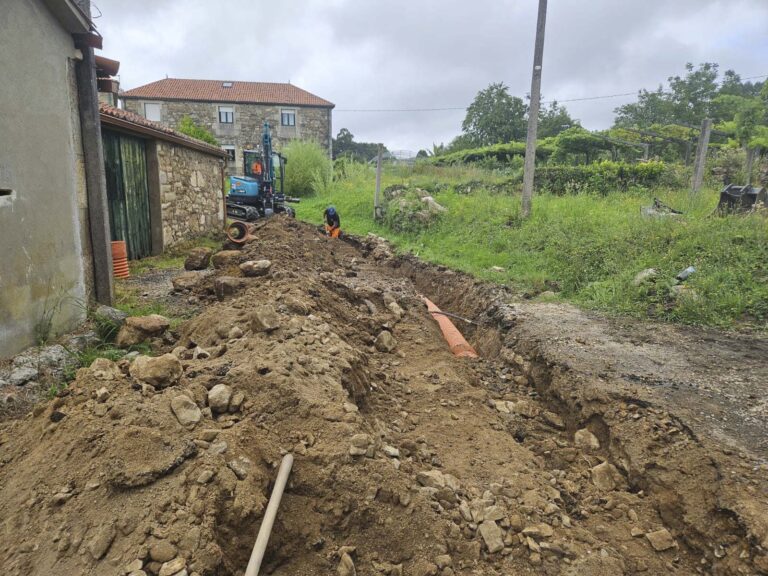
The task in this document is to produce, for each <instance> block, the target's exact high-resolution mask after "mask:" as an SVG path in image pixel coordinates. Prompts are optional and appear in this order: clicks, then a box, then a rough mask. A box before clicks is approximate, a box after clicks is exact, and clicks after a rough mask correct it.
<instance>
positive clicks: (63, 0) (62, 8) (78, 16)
mask: <svg viewBox="0 0 768 576" xmlns="http://www.w3.org/2000/svg"><path fill="white" fill-rule="evenodd" d="M43 2H44V3H45V5H46V6H47V7H48V10H49V11H50V12H51V14H53V16H54V17H55V18H56V19H57V20H58V21H59V22H60V23H61V25H62V26H63V27H64V28H65V29H66V30H67V32H69V33H71V34H85V33H88V32H90V31H91V21H90V20H89V18H88V15H87V14H85V13H84V12H83V11H82V10H81V9H80V7H79V6H77V5H76V4H75V3H74V2H72V0H43Z"/></svg>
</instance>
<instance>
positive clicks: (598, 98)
mask: <svg viewBox="0 0 768 576" xmlns="http://www.w3.org/2000/svg"><path fill="white" fill-rule="evenodd" d="M756 78H768V74H760V75H758V76H747V77H746V78H741V80H742V81H744V80H754V79H756ZM639 92H640V90H635V91H634V92H622V93H621V94H605V95H602V96H585V97H583V98H564V99H562V100H559V99H554V100H543V101H542V102H541V103H542V104H552V103H555V102H556V103H558V104H560V103H563V102H584V101H587V100H606V99H608V98H619V97H622V96H635V95H637V94H638V93H639ZM466 109H467V107H466V106H447V107H445V108H336V109H335V110H334V112H363V113H365V112H372V113H380V112H446V111H454V110H466Z"/></svg>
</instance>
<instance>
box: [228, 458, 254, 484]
mask: <svg viewBox="0 0 768 576" xmlns="http://www.w3.org/2000/svg"><path fill="white" fill-rule="evenodd" d="M227 466H229V469H230V470H232V472H234V473H235V476H237V478H238V479H239V480H245V477H246V476H248V472H250V470H251V461H250V460H248V458H246V457H245V456H240V457H239V458H236V459H235V460H231V461H229V462H227Z"/></svg>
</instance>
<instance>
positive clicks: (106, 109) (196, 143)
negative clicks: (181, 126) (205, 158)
mask: <svg viewBox="0 0 768 576" xmlns="http://www.w3.org/2000/svg"><path fill="white" fill-rule="evenodd" d="M113 110H118V111H119V112H121V113H124V114H125V113H126V112H125V111H124V110H120V109H119V108H114V107H112V106H108V105H105V104H103V103H102V105H101V106H100V107H99V119H100V121H101V124H102V125H104V126H106V127H113V128H122V129H123V130H127V131H132V132H138V133H139V134H143V135H145V136H151V137H153V138H156V139H158V140H165V141H166V142H171V143H173V144H179V145H180V146H184V147H186V148H192V149H194V150H198V151H200V152H205V153H206V154H210V155H211V156H219V157H220V158H224V157H225V156H226V155H227V152H226V151H224V150H223V149H222V148H219V147H217V146H214V145H212V144H208V143H207V142H203V141H202V140H198V139H196V138H192V137H191V136H187V135H186V134H181V133H180V132H176V131H175V130H171V129H170V128H165V127H163V126H160V125H159V124H156V123H155V122H152V121H151V120H146V119H142V120H143V122H141V123H139V122H134V121H132V120H130V119H129V118H124V117H120V116H117V115H114V114H113V113H112V111H113ZM127 114H132V113H130V112H128V113H127Z"/></svg>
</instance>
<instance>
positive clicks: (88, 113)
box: [76, 41, 114, 305]
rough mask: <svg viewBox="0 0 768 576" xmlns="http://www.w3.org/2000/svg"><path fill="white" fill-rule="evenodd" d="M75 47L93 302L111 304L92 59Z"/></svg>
mask: <svg viewBox="0 0 768 576" xmlns="http://www.w3.org/2000/svg"><path fill="white" fill-rule="evenodd" d="M76 46H77V48H78V49H79V50H80V51H81V52H82V54H83V59H82V60H81V61H79V62H78V63H77V65H76V77H77V97H78V98H77V99H78V108H79V112H80V131H81V133H82V142H83V157H84V159H85V186H86V190H87V195H88V223H89V234H90V238H91V252H92V256H93V280H94V292H95V297H96V301H97V302H99V303H101V304H107V305H111V304H112V299H113V296H114V285H113V281H112V250H111V244H110V240H111V235H110V230H109V207H108V206H107V181H106V178H105V176H104V150H103V149H102V143H101V121H100V120H99V95H98V91H97V88H96V60H95V56H94V53H93V48H92V47H91V46H88V45H87V44H85V43H82V42H78V41H76Z"/></svg>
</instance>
